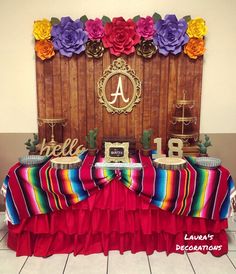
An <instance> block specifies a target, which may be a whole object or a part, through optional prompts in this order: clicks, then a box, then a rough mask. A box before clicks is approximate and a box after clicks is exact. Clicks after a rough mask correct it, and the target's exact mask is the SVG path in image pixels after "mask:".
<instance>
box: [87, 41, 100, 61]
mask: <svg viewBox="0 0 236 274" xmlns="http://www.w3.org/2000/svg"><path fill="white" fill-rule="evenodd" d="M85 52H86V55H87V56H88V57H90V58H92V57H95V58H100V57H102V56H103V53H104V47H103V44H102V42H101V41H88V42H87V44H86V50H85Z"/></svg>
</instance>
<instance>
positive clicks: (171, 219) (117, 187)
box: [7, 181, 228, 257]
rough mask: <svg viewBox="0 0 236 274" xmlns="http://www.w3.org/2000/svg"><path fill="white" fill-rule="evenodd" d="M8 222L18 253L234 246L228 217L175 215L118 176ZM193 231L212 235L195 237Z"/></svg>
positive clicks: (224, 250) (10, 242)
mask: <svg viewBox="0 0 236 274" xmlns="http://www.w3.org/2000/svg"><path fill="white" fill-rule="evenodd" d="M8 228H9V233H8V242H7V244H8V247H9V248H11V249H13V250H15V251H16V255H17V256H23V255H26V256H31V255H34V256H42V257H46V256H50V255H52V254H58V253H72V252H73V253H74V255H76V254H91V253H101V252H103V253H104V254H105V255H107V254H108V252H109V250H119V251H120V252H121V253H123V252H124V251H127V250H130V251H131V252H132V253H136V252H139V251H146V253H147V254H152V253H153V252H154V251H155V250H156V251H166V252H167V254H170V253H173V252H175V253H183V252H184V251H183V250H181V249H179V248H178V247H179V246H191V245H192V246H205V245H207V246H210V245H211V246H221V248H220V249H218V250H213V251H211V253H212V254H213V255H215V256H221V255H223V254H225V253H227V252H228V239H227V234H226V232H225V228H227V220H226V219H224V220H221V221H212V220H207V219H202V218H193V217H183V216H179V215H174V214H172V213H170V212H167V211H163V210H161V209H159V208H157V207H156V206H154V205H151V204H148V203H147V202H146V201H145V200H144V199H143V198H142V197H139V196H137V195H136V194H135V193H133V192H132V191H130V190H129V189H128V188H126V187H125V186H124V185H122V183H120V182H118V181H112V182H111V183H110V184H109V185H107V186H105V188H104V189H102V190H100V191H99V192H98V193H97V194H94V195H93V196H91V197H90V198H88V199H87V200H85V201H82V202H80V203H78V204H76V205H75V206H72V207H70V208H68V209H67V210H63V211H57V212H52V213H49V214H45V215H37V216H34V217H32V218H28V219H25V220H23V221H22V222H21V223H20V224H19V225H11V224H10V223H9V224H8ZM186 235H187V236H186ZM190 235H195V236H197V237H198V238H199V237H200V236H201V235H203V236H204V237H207V239H206V240H205V239H202V240H200V239H198V240H196V239H195V240H189V237H190ZM207 235H208V236H207ZM185 237H188V239H185ZM204 237H203V238H204ZM201 252H202V253H206V252H207V250H202V251H201Z"/></svg>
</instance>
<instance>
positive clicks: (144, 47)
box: [137, 40, 157, 58]
mask: <svg viewBox="0 0 236 274" xmlns="http://www.w3.org/2000/svg"><path fill="white" fill-rule="evenodd" d="M156 52H157V48H156V46H155V45H154V44H153V41H152V40H142V41H141V43H139V44H138V45H137V54H138V55H139V56H142V57H144V58H152V56H153V55H154V54H155V53H156Z"/></svg>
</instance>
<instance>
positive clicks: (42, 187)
mask: <svg viewBox="0 0 236 274" xmlns="http://www.w3.org/2000/svg"><path fill="white" fill-rule="evenodd" d="M187 160H188V164H187V168H186V169H182V170H173V171H172V170H163V169H156V168H154V167H153V165H152V161H151V159H150V158H149V157H145V156H142V155H135V156H133V157H131V158H130V161H131V162H133V163H137V162H141V163H142V165H143V169H142V170H138V169H135V170H131V169H124V170H108V169H101V168H95V167H94V163H95V162H103V161H104V158H103V157H102V156H101V155H97V156H96V157H95V156H89V155H84V159H83V162H82V165H81V167H80V168H78V169H70V170H65V169H64V170H58V169H55V168H51V167H50V161H47V162H46V163H44V164H43V165H41V166H36V167H27V166H23V165H21V164H20V163H17V164H15V165H14V166H13V167H12V168H11V169H10V170H9V173H8V175H7V176H6V179H5V181H4V183H3V187H2V192H3V193H4V196H5V198H6V209H7V210H6V211H7V218H8V220H9V221H10V222H11V223H12V224H18V223H20V221H21V220H22V219H24V218H28V217H31V216H34V215H37V214H46V213H49V212H52V211H56V210H63V209H66V208H68V207H69V206H71V205H74V204H76V203H78V202H80V201H83V200H85V199H87V198H88V197H89V196H91V195H93V194H94V193H96V192H98V191H100V190H101V189H102V188H103V187H105V186H106V185H107V184H108V183H110V182H112V180H119V181H120V182H121V183H122V184H124V185H125V186H126V187H127V188H129V189H130V190H131V191H133V192H135V193H136V194H137V195H140V196H142V197H143V198H144V199H145V200H146V201H147V203H152V204H154V205H156V206H157V207H159V208H161V209H163V210H167V211H170V212H172V213H175V214H179V215H184V216H193V217H202V218H208V219H213V220H217V219H223V218H227V217H228V215H229V208H230V193H231V192H232V191H233V190H234V183H233V180H232V178H231V176H230V174H229V171H228V170H227V169H225V168H224V167H220V168H218V169H215V170H206V169H201V168H199V167H197V166H196V165H195V164H194V160H193V159H192V158H188V159H187Z"/></svg>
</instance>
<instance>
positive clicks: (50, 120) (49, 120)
mask: <svg viewBox="0 0 236 274" xmlns="http://www.w3.org/2000/svg"><path fill="white" fill-rule="evenodd" d="M38 124H39V126H42V125H43V124H48V125H49V127H50V128H51V130H52V131H51V140H50V142H49V143H48V145H49V146H52V147H53V146H55V145H56V144H57V143H58V142H57V141H55V136H54V127H55V126H56V124H61V125H62V126H63V127H64V126H65V125H66V119H64V118H38Z"/></svg>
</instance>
